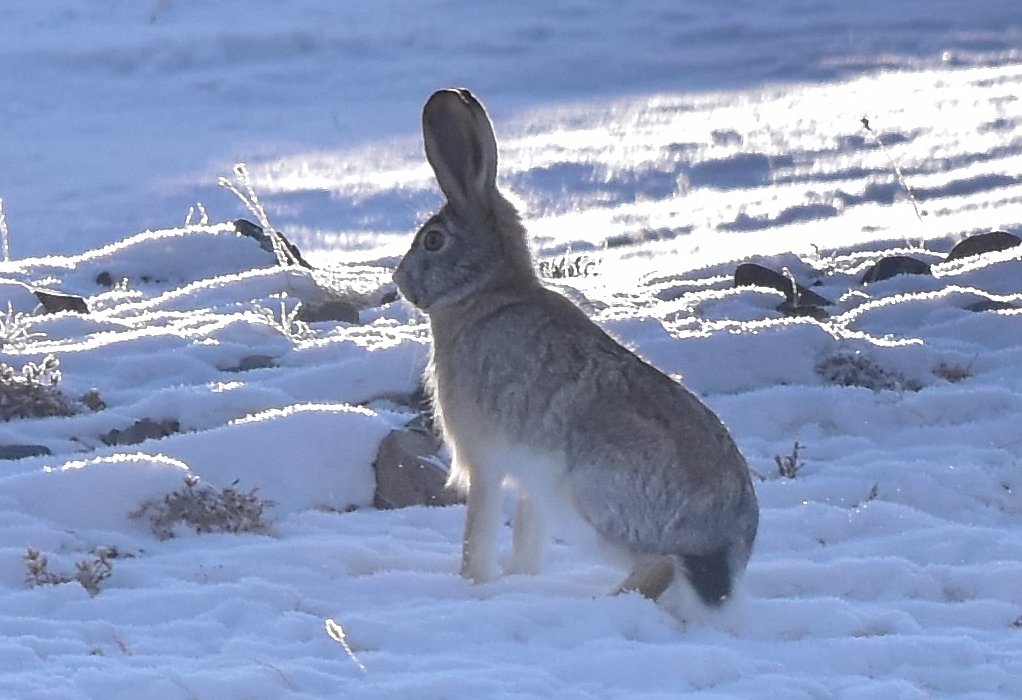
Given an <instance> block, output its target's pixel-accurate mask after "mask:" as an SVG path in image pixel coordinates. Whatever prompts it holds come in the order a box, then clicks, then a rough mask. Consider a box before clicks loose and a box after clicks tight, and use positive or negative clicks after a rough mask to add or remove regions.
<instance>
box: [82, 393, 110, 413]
mask: <svg viewBox="0 0 1022 700" xmlns="http://www.w3.org/2000/svg"><path fill="white" fill-rule="evenodd" d="M82 403H83V404H85V407H86V408H87V409H89V410H90V411H102V410H103V409H105V408H106V401H104V400H103V397H102V396H101V395H100V393H99V389H89V390H88V391H87V392H85V396H83V397H82Z"/></svg>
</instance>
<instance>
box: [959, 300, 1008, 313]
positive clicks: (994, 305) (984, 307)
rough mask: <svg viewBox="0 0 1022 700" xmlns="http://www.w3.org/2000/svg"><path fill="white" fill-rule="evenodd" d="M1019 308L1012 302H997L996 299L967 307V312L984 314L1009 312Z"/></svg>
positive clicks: (976, 302) (977, 302)
mask: <svg viewBox="0 0 1022 700" xmlns="http://www.w3.org/2000/svg"><path fill="white" fill-rule="evenodd" d="M1017 308H1019V307H1018V306H1017V305H1015V304H1012V303H1011V302H1008V301H997V300H996V299H983V300H981V301H974V302H973V303H971V304H966V305H965V310H966V311H975V312H977V313H982V312H983V311H1009V310H1011V309H1017Z"/></svg>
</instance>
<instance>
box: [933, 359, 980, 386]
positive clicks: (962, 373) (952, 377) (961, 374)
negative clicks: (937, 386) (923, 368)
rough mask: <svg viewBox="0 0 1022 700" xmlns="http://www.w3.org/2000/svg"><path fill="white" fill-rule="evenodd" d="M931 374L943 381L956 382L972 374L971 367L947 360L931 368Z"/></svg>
mask: <svg viewBox="0 0 1022 700" xmlns="http://www.w3.org/2000/svg"><path fill="white" fill-rule="evenodd" d="M933 374H934V375H935V376H937V377H940V378H941V379H943V380H944V381H947V382H951V383H952V384H957V383H958V382H960V381H963V380H965V379H968V378H969V377H971V376H972V367H971V366H965V365H953V364H950V363H948V362H941V363H940V364H939V365H937V366H936V367H934V368H933Z"/></svg>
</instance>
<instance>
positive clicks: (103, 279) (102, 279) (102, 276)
mask: <svg viewBox="0 0 1022 700" xmlns="http://www.w3.org/2000/svg"><path fill="white" fill-rule="evenodd" d="M96 284H98V285H100V286H102V287H112V286H114V276H113V275H111V274H110V273H109V272H100V273H99V274H98V275H96Z"/></svg>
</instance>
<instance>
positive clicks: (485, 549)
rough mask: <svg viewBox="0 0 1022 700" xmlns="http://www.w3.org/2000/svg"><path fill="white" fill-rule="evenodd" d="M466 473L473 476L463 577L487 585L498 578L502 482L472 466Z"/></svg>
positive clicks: (465, 536)
mask: <svg viewBox="0 0 1022 700" xmlns="http://www.w3.org/2000/svg"><path fill="white" fill-rule="evenodd" d="M465 471H466V472H467V473H468V474H469V485H468V498H467V509H466V514H465V534H464V536H463V538H462V541H461V547H462V548H461V575H462V576H464V577H465V578H467V579H471V580H472V581H474V582H475V583H483V582H484V581H491V580H493V579H495V578H496V577H497V538H498V536H499V534H500V522H501V508H500V486H501V479H500V477H499V476H497V477H494V476H493V475H491V474H486V473H485V472H483V471H482V470H480V469H476V468H472V467H469V468H467V469H466V470H465Z"/></svg>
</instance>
